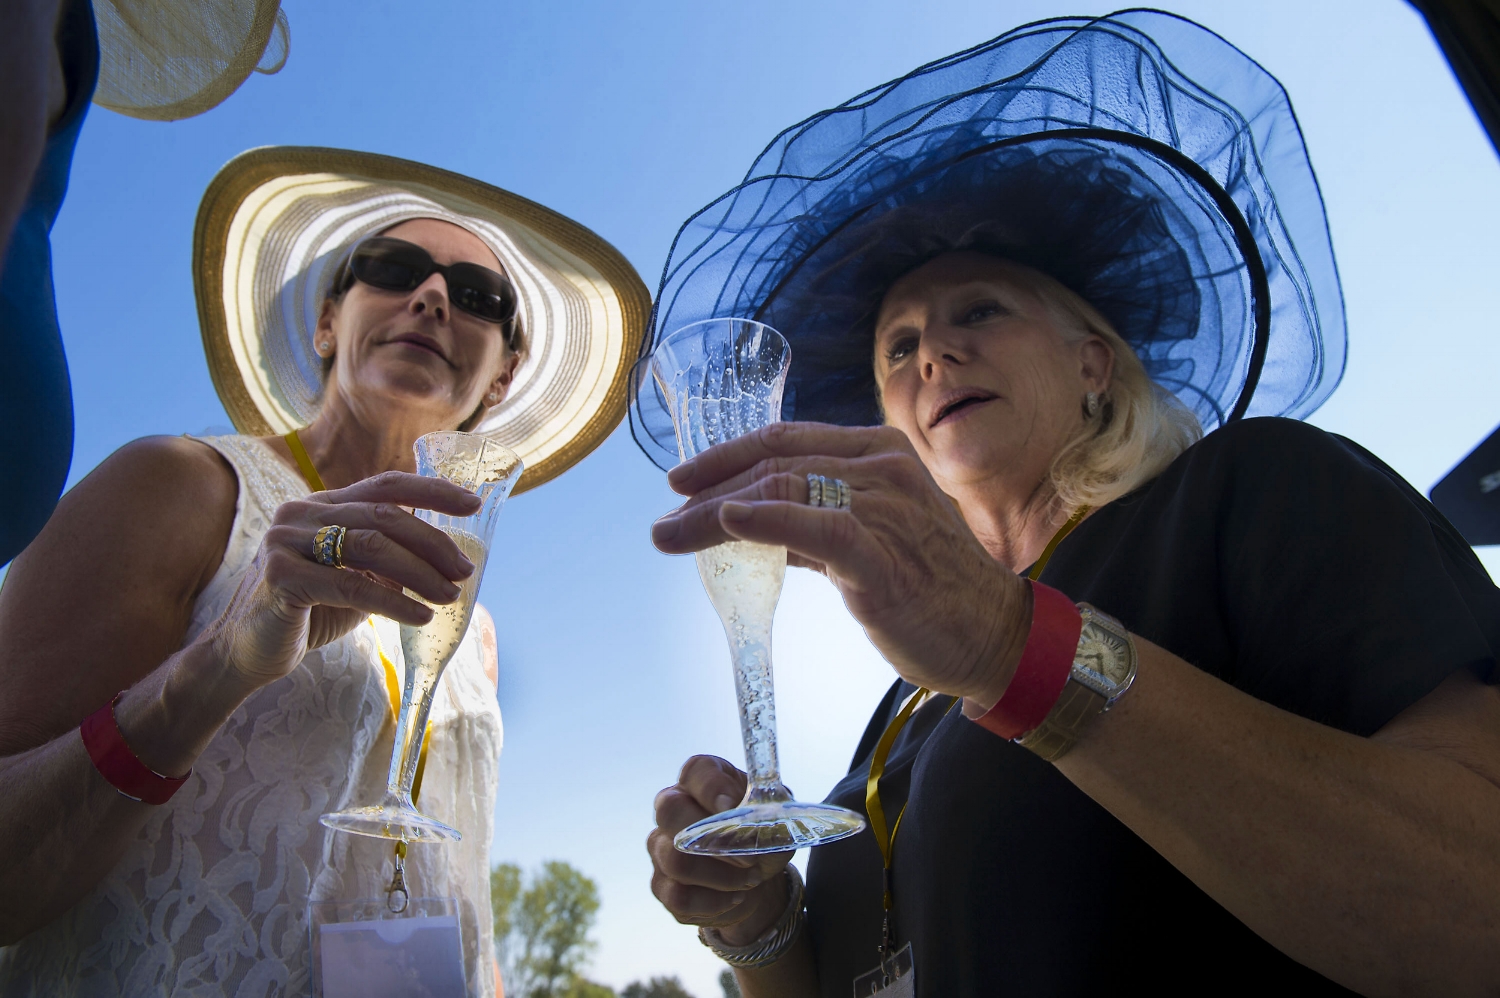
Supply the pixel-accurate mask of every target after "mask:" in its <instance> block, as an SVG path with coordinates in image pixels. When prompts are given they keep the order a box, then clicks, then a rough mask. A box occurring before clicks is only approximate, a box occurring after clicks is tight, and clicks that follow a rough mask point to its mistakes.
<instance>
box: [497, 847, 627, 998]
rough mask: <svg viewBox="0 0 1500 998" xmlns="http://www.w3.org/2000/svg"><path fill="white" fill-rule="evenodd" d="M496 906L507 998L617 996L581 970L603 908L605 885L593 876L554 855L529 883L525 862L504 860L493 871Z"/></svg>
mask: <svg viewBox="0 0 1500 998" xmlns="http://www.w3.org/2000/svg"><path fill="white" fill-rule="evenodd" d="M490 907H491V909H492V913H493V915H494V919H495V953H496V956H497V957H498V958H499V960H500V969H501V975H502V977H503V978H504V981H505V994H506V998H614V992H613V991H612V990H611V989H609V988H607V987H605V986H604V985H602V984H595V983H593V982H591V981H588V980H585V979H584V978H583V977H582V975H581V973H580V972H581V971H582V970H583V967H584V965H585V964H586V963H587V961H588V958H589V956H590V954H591V953H592V952H593V949H594V941H593V940H592V939H590V938H589V932H590V931H591V930H592V929H593V927H594V919H595V918H596V917H597V915H598V912H599V887H598V885H597V884H595V883H594V881H593V880H591V879H590V878H589V877H587V876H585V875H584V874H583V873H582V872H580V871H579V870H577V869H575V868H573V867H572V866H570V865H569V864H567V863H563V862H560V861H552V862H548V863H544V864H542V868H541V869H540V870H537V871H535V872H534V873H533V874H532V875H531V877H530V878H529V883H523V877H522V875H521V870H520V868H519V867H517V866H515V865H514V864H510V863H502V864H501V865H499V866H497V867H495V869H494V870H493V871H491V873H490Z"/></svg>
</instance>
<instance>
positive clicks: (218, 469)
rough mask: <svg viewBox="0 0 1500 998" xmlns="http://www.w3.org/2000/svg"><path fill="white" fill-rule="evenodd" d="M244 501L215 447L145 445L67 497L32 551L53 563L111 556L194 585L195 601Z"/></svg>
mask: <svg viewBox="0 0 1500 998" xmlns="http://www.w3.org/2000/svg"><path fill="white" fill-rule="evenodd" d="M238 494H239V480H238V477H237V476H236V475H235V472H234V469H233V468H231V467H230V466H229V464H228V462H226V461H225V460H224V458H223V457H221V456H220V455H219V454H218V452H217V451H215V450H214V449H213V448H212V447H210V446H208V445H207V444H204V443H201V442H199V441H197V440H192V439H190V438H188V437H167V436H160V437H143V438H141V439H139V440H134V441H131V442H130V443H128V444H126V445H125V446H123V447H121V448H120V449H119V450H117V451H115V452H114V453H113V454H111V455H110V456H109V457H107V458H105V459H104V461H102V462H101V463H100V464H99V466H98V467H97V468H95V469H94V470H93V471H91V472H89V474H88V475H86V476H85V477H84V478H83V480H82V481H80V482H79V483H78V484H77V485H76V486H74V487H73V488H72V489H71V490H69V491H68V493H67V494H66V495H64V496H63V498H62V501H61V502H59V503H58V507H57V512H56V513H55V514H54V515H53V517H52V520H51V522H49V523H48V525H47V527H46V528H45V529H44V530H43V531H42V534H41V536H39V537H38V538H37V540H36V542H34V544H33V545H32V546H33V547H34V548H35V547H40V548H41V549H42V550H43V551H46V552H48V553H49V555H50V557H49V560H50V561H52V562H54V563H55V562H56V559H57V558H58V557H59V556H63V555H66V556H68V557H72V556H75V555H81V554H83V553H85V551H86V550H89V549H92V550H94V551H98V550H109V551H111V552H113V553H114V557H112V558H111V559H109V561H110V562H111V563H114V564H116V565H119V566H120V568H121V569H125V568H126V567H127V566H130V567H133V568H135V569H137V570H139V569H143V568H149V569H150V570H153V571H165V572H166V574H167V578H172V579H176V580H179V581H180V582H190V584H191V588H192V593H193V594H194V595H196V593H197V591H198V590H199V589H201V588H202V586H203V585H205V584H206V583H207V581H208V579H209V578H210V577H211V576H212V575H213V573H214V571H216V570H217V568H218V564H219V561H220V559H221V558H222V556H223V552H224V547H225V545H226V544H227V543H228V537H229V531H230V529H231V528H232V526H233V524H234V510H235V501H236V499H237V497H238ZM164 541H165V542H166V543H163V542H164ZM90 560H91V561H93V560H94V559H90ZM95 570H96V571H109V569H106V568H104V567H103V566H98V565H97V564H96V566H95ZM163 581H165V579H164V580H163Z"/></svg>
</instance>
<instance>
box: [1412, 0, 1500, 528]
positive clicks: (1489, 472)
mask: <svg viewBox="0 0 1500 998" xmlns="http://www.w3.org/2000/svg"><path fill="white" fill-rule="evenodd" d="M1411 5H1412V6H1413V7H1415V8H1417V9H1418V10H1419V11H1421V12H1422V16H1423V17H1425V18H1427V25H1428V27H1430V28H1431V29H1432V36H1433V37H1434V38H1436V39H1437V43H1438V45H1440V46H1441V47H1442V49H1443V54H1444V55H1445V56H1447V57H1448V64H1449V65H1450V66H1452V67H1453V75H1454V76H1456V77H1458V82H1459V83H1460V84H1462V85H1463V88H1464V93H1466V94H1468V96H1469V103H1470V104H1472V105H1473V106H1474V113H1475V114H1476V115H1478V116H1479V121H1480V123H1481V124H1483V125H1484V130H1485V131H1486V132H1488V133H1489V136H1490V142H1491V143H1492V144H1493V145H1494V147H1495V151H1496V152H1500V0H1411ZM1431 495H1432V502H1433V505H1435V506H1436V507H1437V508H1438V509H1440V510H1442V512H1443V515H1444V516H1446V517H1447V518H1448V519H1449V520H1451V521H1453V525H1454V526H1455V527H1457V528H1458V529H1459V532H1460V533H1462V534H1463V535H1464V538H1465V539H1466V540H1467V541H1468V542H1469V543H1470V544H1475V545H1478V544H1500V430H1496V431H1495V432H1494V433H1492V434H1490V436H1489V438H1488V439H1486V440H1485V441H1484V443H1482V444H1480V445H1479V446H1478V447H1476V448H1474V450H1472V451H1470V452H1469V454H1468V456H1466V457H1465V458H1464V459H1463V460H1462V461H1460V462H1459V464H1458V467H1456V468H1454V469H1453V470H1452V471H1450V472H1448V474H1447V475H1446V476H1444V478H1443V480H1442V481H1440V482H1438V483H1437V484H1436V485H1434V486H1433V487H1432V493H1431Z"/></svg>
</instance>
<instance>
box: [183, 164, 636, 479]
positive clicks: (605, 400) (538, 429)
mask: <svg viewBox="0 0 1500 998" xmlns="http://www.w3.org/2000/svg"><path fill="white" fill-rule="evenodd" d="M413 218H437V219H443V220H445V221H449V222H453V223H454V224H456V225H461V226H463V227H464V228H466V229H468V230H469V231H471V232H473V233H474V234H475V235H477V236H479V237H480V238H481V239H483V240H484V241H485V242H486V243H487V244H488V245H489V247H490V249H492V250H493V251H494V253H495V255H496V256H497V257H498V258H499V260H500V262H501V263H502V264H503V265H504V266H505V269H506V272H507V273H508V275H509V277H510V279H511V282H512V283H513V284H514V285H515V288H516V295H517V298H518V303H519V304H518V308H519V311H520V313H521V315H522V318H523V327H522V328H524V329H525V331H526V335H527V338H528V341H529V351H528V354H527V357H526V359H525V360H524V361H523V362H522V364H521V366H520V368H519V369H518V370H517V372H516V378H515V380H514V381H513V382H512V384H511V389H510V394H509V396H508V397H507V398H506V400H505V401H504V402H503V403H501V404H500V405H498V406H496V407H495V408H494V409H492V410H491V411H490V412H489V414H488V415H487V416H486V417H485V419H484V421H483V422H482V423H481V424H480V425H479V426H478V427H477V428H476V429H477V431H478V432H484V433H492V434H494V436H495V438H496V439H497V440H498V441H499V442H500V443H503V444H504V445H505V446H507V447H509V448H510V449H511V450H514V451H515V452H516V453H517V454H519V455H521V459H522V460H523V461H525V462H526V473H525V475H524V476H523V477H522V479H521V482H520V490H525V489H530V488H535V487H536V486H538V485H540V484H542V483H543V482H546V481H548V480H549V479H552V478H555V477H557V476H558V475H560V474H562V473H563V472H564V471H566V470H567V469H568V468H570V467H572V466H573V465H574V464H576V463H577V462H579V461H581V460H582V459H583V458H584V457H585V456H586V455H587V454H588V453H589V452H590V451H592V450H593V449H594V448H595V447H597V446H598V445H599V444H600V443H601V442H603V440H604V438H605V437H607V436H608V435H609V433H610V431H611V430H613V429H614V428H615V426H617V425H618V424H619V422H620V420H621V419H622V418H623V417H624V415H625V404H626V388H627V381H628V377H629V372H630V367H631V365H632V364H633V363H634V362H635V360H636V357H637V354H638V353H639V350H640V345H641V339H642V336H643V335H644V333H645V328H646V322H647V319H648V317H649V315H650V312H651V296H650V294H649V293H648V292H647V291H646V286H645V285H644V284H642V283H641V279H640V277H639V275H637V274H636V272H635V269H634V268H633V267H631V265H630V264H629V263H628V262H627V261H626V260H625V258H624V257H623V256H621V255H620V253H619V251H617V250H616V249H615V248H614V247H613V246H611V245H610V244H609V243H607V242H605V241H604V240H603V239H600V238H599V237H598V236H597V235H595V234H594V233H593V232H591V231H589V230H588V229H586V228H584V227H583V226H581V225H579V224H578V223H577V222H574V221H572V220H571V219H568V218H564V217H563V216H562V215H559V214H557V213H556V212H554V211H551V210H549V209H547V208H544V207H542V206H541V205H539V204H536V203H534V202H532V201H528V200H526V199H525V198H522V197H518V196H516V195H514V194H511V193H508V192H506V191H502V190H500V189H499V188H497V187H491V186H489V185H488V184H482V183H480V182H479V181H477V180H471V179H470V178H468V177H464V176H461V175H459V174H456V173H449V172H448V171H446V170H439V169H437V168H435V167H431V166H424V165H423V164H421V163H413V162H411V161H409V160H404V159H395V158H393V157H390V156H379V155H375V154H373V153H361V152H350V151H347V150H343V149H318V148H311V147H295V146H272V147H267V148H263V149H254V150H251V151H250V152H247V153H244V154H242V155H240V156H237V157H235V158H234V159H233V160H231V161H230V162H229V163H228V164H227V165H226V166H225V167H224V168H223V169H222V170H220V171H219V174H218V176H216V177H214V179H213V182H212V183H210V184H209V185H208V191H207V193H206V194H204V196H203V203H202V204H201V205H200V206H199V208H198V223H197V227H196V231H195V232H194V234H193V283H194V286H195V288H196V291H197V296H198V316H199V319H200V321H201V323H202V327H203V348H204V351H205V353H206V354H207V357H208V369H209V373H210V374H211V375H212V376H213V381H214V387H215V388H216V389H217V390H218V392H219V398H220V400H221V401H222V402H223V403H224V408H225V409H226V410H228V412H229V418H230V419H232V420H233V421H234V425H235V426H236V427H237V428H238V429H239V430H240V432H241V433H248V434H254V435H268V434H282V433H287V432H288V431H290V430H292V429H295V428H297V427H301V426H305V425H307V424H308V423H310V422H311V421H312V419H313V417H314V416H315V415H316V414H317V412H318V407H319V402H320V399H319V395H320V392H321V389H322V380H323V378H322V370H323V366H322V359H321V358H320V357H319V356H318V355H317V353H316V352H315V351H314V350H313V331H314V329H315V328H316V326H317V320H318V314H319V310H320V309H321V307H322V303H323V299H324V296H325V295H326V293H327V291H328V286H329V284H330V283H331V281H332V280H333V275H334V271H335V270H336V269H337V268H338V264H339V263H340V261H341V260H342V259H343V255H344V254H345V253H347V251H348V250H349V248H350V247H351V246H353V244H354V243H356V242H357V241H358V240H360V239H361V238H363V237H364V236H367V235H369V234H371V233H374V232H378V231H380V230H382V229H386V228H389V227H390V226H392V225H396V224H397V223H400V222H403V221H406V220H408V219H413Z"/></svg>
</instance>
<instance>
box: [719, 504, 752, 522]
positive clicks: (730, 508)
mask: <svg viewBox="0 0 1500 998" xmlns="http://www.w3.org/2000/svg"><path fill="white" fill-rule="evenodd" d="M752 512H754V511H753V510H752V509H751V508H750V504H749V503H747V502H726V503H724V504H723V505H721V506H720V507H719V518H720V519H723V520H728V521H729V522H730V523H740V522H742V521H744V520H748V519H750V514H751V513H752Z"/></svg>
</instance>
